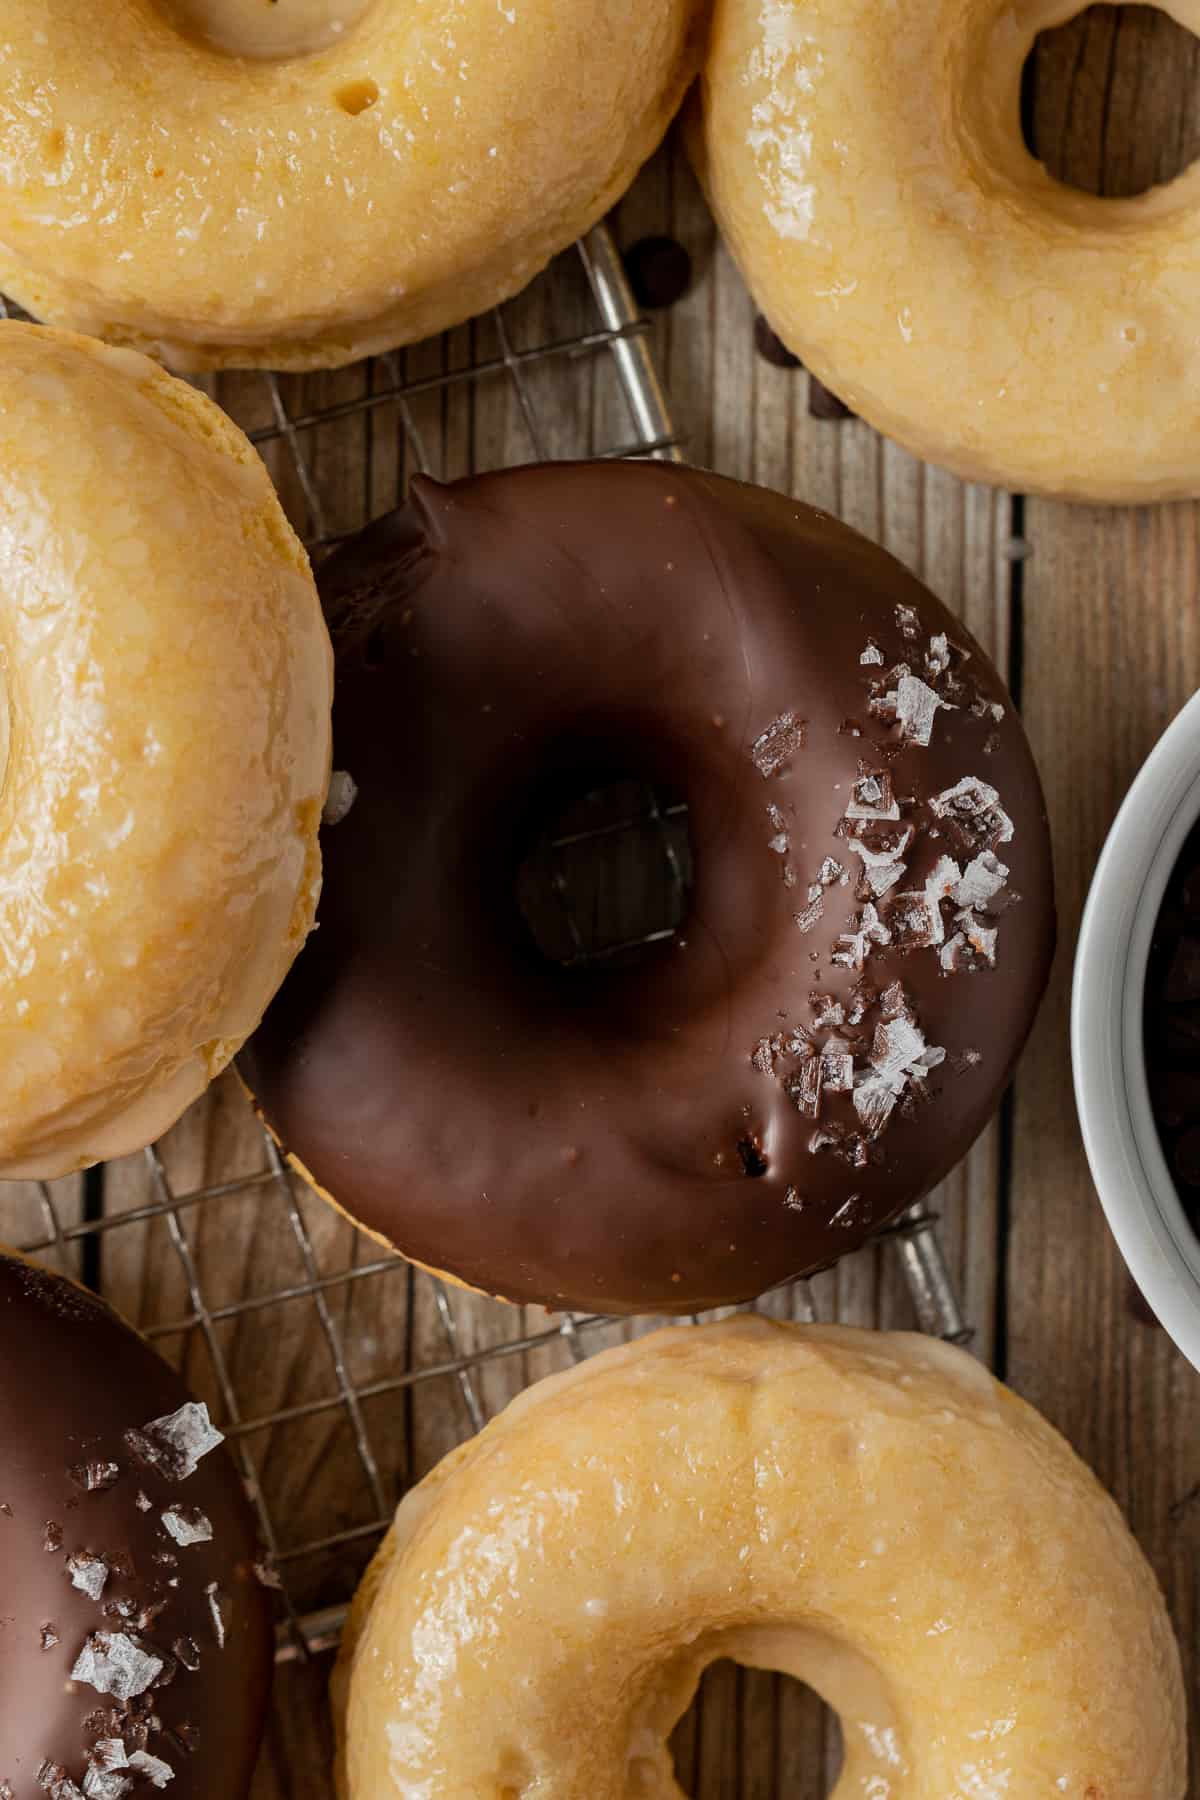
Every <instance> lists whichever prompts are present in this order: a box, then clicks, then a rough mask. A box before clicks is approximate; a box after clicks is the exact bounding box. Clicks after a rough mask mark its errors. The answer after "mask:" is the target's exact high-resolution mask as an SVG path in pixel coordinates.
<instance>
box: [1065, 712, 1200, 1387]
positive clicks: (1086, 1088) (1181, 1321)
mask: <svg viewBox="0 0 1200 1800" xmlns="http://www.w3.org/2000/svg"><path fill="white" fill-rule="evenodd" d="M1198 819H1200V694H1196V695H1194V696H1193V697H1192V699H1191V700H1189V701H1188V702H1187V704H1186V705H1185V706H1184V707H1183V709H1182V710H1181V711H1180V712H1179V713H1178V715H1177V716H1176V717H1175V719H1174V720H1173V721H1172V722H1171V724H1170V725H1169V726H1168V727H1167V729H1166V731H1164V733H1163V735H1162V736H1161V737H1160V738H1159V740H1158V742H1157V744H1156V745H1155V746H1154V749H1153V750H1152V751H1151V752H1150V755H1149V756H1148V757H1147V758H1146V761H1145V762H1144V763H1143V764H1142V767H1141V769H1140V770H1139V771H1138V774H1137V775H1136V776H1135V778H1134V781H1133V783H1132V785H1131V787H1130V789H1129V792H1128V793H1127V794H1126V796H1125V799H1124V801H1123V802H1122V804H1121V807H1120V810H1119V811H1118V813H1117V816H1116V818H1115V820H1114V821H1113V824H1112V827H1111V829H1110V831H1109V834H1108V837H1107V839H1106V841H1105V844H1104V848H1103V850H1102V851H1101V853H1100V859H1099V861H1098V862H1097V864H1096V870H1095V874H1094V875H1093V877H1092V882H1091V887H1090V889H1089V892H1088V897H1087V903H1086V905H1085V907H1084V912H1083V918H1082V920H1081V922H1080V928H1079V940H1078V945H1077V948H1076V952H1075V968H1074V978H1073V982H1072V994H1071V1064H1072V1070H1073V1073H1074V1083H1075V1103H1076V1109H1077V1111H1078V1114H1079V1123H1080V1129H1081V1131H1082V1134H1083V1142H1084V1148H1085V1150H1086V1153H1087V1159H1088V1164H1089V1167H1090V1169H1091V1174H1092V1180H1093V1183H1094V1184H1095V1188H1096V1192H1097V1194H1098V1195H1099V1198H1100V1204H1101V1206H1102V1207H1103V1208H1104V1213H1105V1216H1106V1218H1107V1220H1108V1224H1109V1228H1110V1230H1111V1231H1112V1234H1113V1236H1114V1238H1115V1239H1116V1242H1117V1247H1118V1249H1119V1250H1120V1252H1121V1255H1122V1256H1123V1257H1124V1259H1125V1263H1126V1265H1127V1266H1128V1269H1129V1271H1130V1274H1131V1275H1132V1276H1133V1278H1134V1280H1135V1281H1136V1283H1137V1285H1138V1287H1139V1288H1140V1289H1141V1291H1142V1293H1143V1295H1144V1296H1145V1298H1146V1301H1147V1302H1148V1304H1149V1305H1150V1307H1151V1309H1152V1310H1153V1312H1154V1314H1155V1316H1156V1317H1157V1318H1158V1320H1159V1322H1160V1323H1161V1324H1162V1326H1163V1327H1164V1329H1165V1330H1166V1332H1167V1333H1168V1335H1169V1336H1170V1337H1171V1338H1172V1339H1173V1340H1174V1342H1175V1344H1176V1345H1177V1346H1178V1348H1179V1349H1180V1350H1181V1351H1182V1352H1183V1354H1184V1355H1185V1356H1186V1357H1187V1359H1188V1361H1189V1362H1190V1363H1191V1364H1192V1365H1193V1367H1195V1368H1197V1369H1200V1236H1197V1233H1196V1231H1195V1230H1194V1229H1193V1227H1192V1226H1191V1225H1190V1224H1189V1222H1188V1219H1187V1216H1186V1214H1185V1213H1184V1210H1183V1206H1182V1204H1181V1202H1180V1199H1179V1196H1178V1194H1177V1192H1176V1189H1175V1184H1174V1182H1173V1180H1172V1177H1171V1173H1170V1170H1169V1168H1168V1166H1167V1162H1166V1158H1165V1156H1164V1155H1163V1151H1162V1146H1161V1144H1160V1142H1159V1138H1158V1131H1157V1128H1156V1126H1155V1123H1154V1115H1153V1112H1152V1110H1151V1105H1150V1091H1149V1084H1148V1081H1147V1077H1146V1061H1145V1053H1144V1048H1143V1040H1142V1020H1143V995H1144V990H1145V981H1146V966H1147V962H1148V960H1149V954H1150V940H1151V937H1152V935H1153V931H1154V927H1155V924H1156V923H1157V920H1158V914H1159V909H1160V907H1161V905H1162V899H1163V895H1164V893H1165V892H1166V887H1167V883H1168V881H1169V880H1170V877H1171V873H1172V870H1173V869H1174V867H1175V863H1176V861H1177V859H1178V856H1179V852H1180V850H1181V849H1182V847H1183V844H1184V841H1185V839H1186V838H1187V836H1188V833H1189V832H1190V831H1191V830H1192V828H1193V826H1194V825H1195V824H1196V822H1197V820H1198Z"/></svg>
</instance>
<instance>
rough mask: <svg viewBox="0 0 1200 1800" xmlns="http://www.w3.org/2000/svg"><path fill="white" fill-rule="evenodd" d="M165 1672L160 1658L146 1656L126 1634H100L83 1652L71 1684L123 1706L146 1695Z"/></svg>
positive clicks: (80, 1654)
mask: <svg viewBox="0 0 1200 1800" xmlns="http://www.w3.org/2000/svg"><path fill="white" fill-rule="evenodd" d="M162 1672H163V1663H162V1659H161V1657H157V1656H147V1654H146V1652H145V1651H144V1650H140V1649H139V1648H138V1646H137V1645H136V1644H135V1643H134V1641H133V1639H132V1638H129V1637H126V1636H125V1634H124V1632H120V1631H116V1632H108V1631H97V1632H94V1633H93V1634H92V1636H91V1637H89V1638H88V1640H87V1642H86V1643H85V1644H84V1646H83V1649H82V1650H81V1651H80V1653H79V1657H78V1659H77V1661H76V1663H75V1667H74V1668H73V1669H72V1670H71V1680H72V1681H85V1682H86V1683H87V1685H88V1686H89V1687H94V1688H95V1690H96V1692H97V1693H98V1694H111V1695H112V1697H113V1699H114V1700H119V1701H121V1702H124V1701H127V1700H134V1699H136V1698H137V1696H138V1695H139V1694H144V1693H145V1692H146V1689H147V1688H148V1687H150V1686H152V1684H153V1683H154V1682H155V1681H157V1680H158V1677H159V1676H160V1675H161V1674H162Z"/></svg>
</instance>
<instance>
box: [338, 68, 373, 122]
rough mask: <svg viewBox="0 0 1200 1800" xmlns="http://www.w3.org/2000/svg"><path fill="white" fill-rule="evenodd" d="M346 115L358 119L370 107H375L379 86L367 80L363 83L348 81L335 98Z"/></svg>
mask: <svg viewBox="0 0 1200 1800" xmlns="http://www.w3.org/2000/svg"><path fill="white" fill-rule="evenodd" d="M333 97H334V99H335V100H336V101H337V103H338V105H339V106H340V107H341V109H342V111H343V112H344V113H349V114H350V117H351V118H352V119H357V117H358V115H359V113H365V112H366V110H367V108H368V107H369V106H374V104H375V102H376V101H377V100H378V98H379V84H378V83H377V82H374V81H371V80H370V79H369V78H366V79H364V80H362V81H348V82H347V83H346V85H345V86H344V87H340V88H339V89H338V91H337V93H336V94H335V95H334V96H333Z"/></svg>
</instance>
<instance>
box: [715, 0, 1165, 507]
mask: <svg viewBox="0 0 1200 1800" xmlns="http://www.w3.org/2000/svg"><path fill="white" fill-rule="evenodd" d="M1076 10H1077V8H1075V7H1074V6H1072V5H1071V4H1069V3H1064V0H1029V3H1025V4H1022V5H1020V6H1015V5H1013V4H1011V0H921V4H919V5H916V6H913V7H910V8H908V9H907V10H906V12H905V15H904V22H903V29H897V23H896V18H895V16H894V15H893V14H891V13H889V12H888V11H887V10H886V9H883V8H880V7H879V6H878V5H877V4H875V0H805V4H804V5H802V6H801V5H800V4H798V3H797V0H715V4H714V7H713V14H712V30H711V34H710V37H709V40H708V46H707V54H706V60H705V67H704V72H703V78H702V81H701V83H700V86H699V89H698V90H697V92H698V99H697V104H696V106H695V108H694V111H693V116H692V127H693V129H692V134H691V148H692V150H693V154H694V158H695V161H696V164H697V167H698V169H699V171H700V173H701V176H702V179H703V182H704V185H705V188H706V191H707V193H708V196H709V198H710V200H711V202H712V206H713V210H714V212H715V214H716V218H717V222H718V224H719V226H720V227H721V230H722V233H723V236H724V237H725V239H726V242H727V243H728V245H729V247H730V249H731V251H732V253H733V255H734V256H735V257H736V259H737V261H738V264H739V266H740V268H741V269H742V271H743V273H744V274H745V276H746V280H747V283H748V285H749V287H750V289H751V292H752V293H753V295H754V297H755V300H756V302H757V304H758V305H759V307H760V308H761V309H762V311H763V312H764V313H765V314H766V316H767V318H768V319H769V320H770V323H771V325H772V326H773V327H774V329H775V331H776V332H778V334H779V336H780V337H781V338H782V339H783V341H784V343H785V344H786V345H787V346H788V348H789V349H790V350H793V351H794V352H795V353H796V354H797V355H799V356H800V357H802V358H803V360H804V363H805V365H806V367H807V368H809V369H810V370H811V371H812V372H813V373H814V374H815V375H817V376H818V377H819V378H820V380H821V381H822V382H823V383H825V384H826V385H827V386H828V387H829V388H831V389H832V390H833V391H834V393H836V394H837V395H838V396H839V397H840V398H841V399H842V400H844V401H845V402H846V403H847V404H848V405H849V406H850V407H851V408H852V409H853V411H854V412H856V413H857V414H859V415H860V417H862V418H864V419H866V420H868V421H869V422H870V423H871V424H872V425H875V426H876V427H878V428H879V429H880V430H882V431H885V432H887V433H888V435H889V436H891V437H894V438H896V439H897V440H898V441H899V442H901V443H903V444H905V445H906V446H907V447H908V448H909V449H910V450H912V451H914V452H915V453H916V454H917V455H918V456H921V457H924V458H926V459H927V460H929V461H932V462H939V463H944V464H945V465H947V466H948V467H950V468H952V469H954V470H956V471H957V472H958V473H959V474H961V475H964V476H966V477H967V478H968V479H971V480H983V481H994V482H997V483H999V484H1000V485H1001V486H1004V487H1008V488H1015V489H1017V490H1019V491H1029V490H1035V489H1036V490H1040V491H1043V492H1049V493H1054V494H1064V495H1070V496H1072V497H1077V498H1088V499H1093V500H1108V501H1137V502H1142V501H1149V500H1154V499H1169V498H1174V497H1178V496H1184V495H1189V496H1190V495H1194V494H1195V493H1197V491H1200V452H1198V439H1197V433H1196V424H1195V421H1196V417H1197V414H1198V412H1200V367H1198V366H1197V361H1196V358H1195V356H1194V355H1193V351H1192V346H1193V341H1194V336H1195V316H1196V305H1197V294H1198V292H1200V170H1198V169H1197V168H1195V167H1194V166H1193V167H1192V168H1190V169H1188V170H1186V171H1185V172H1184V173H1183V174H1181V175H1180V176H1179V177H1178V178H1177V179H1176V180H1174V181H1172V182H1170V183H1168V184H1166V185H1165V186H1162V187H1156V188H1151V189H1150V190H1149V191H1148V192H1147V193H1145V194H1142V195H1138V196H1137V197H1135V198H1129V199H1113V198H1109V197H1104V198H1099V197H1097V196H1095V195H1092V194H1086V193H1082V192H1079V191H1078V190H1077V189H1075V188H1072V187H1068V186H1066V185H1064V184H1063V183H1060V182H1058V181H1056V180H1054V179H1053V177H1052V176H1051V175H1050V174H1049V173H1048V171H1047V170H1046V168H1045V167H1044V166H1043V165H1042V164H1041V163H1040V162H1038V161H1037V160H1036V159H1035V158H1034V157H1033V156H1032V155H1031V154H1030V152H1029V150H1028V149H1027V148H1026V145H1025V143H1024V140H1023V138H1022V133H1021V79H1022V70H1023V68H1024V66H1025V62H1026V59H1027V57H1028V56H1029V53H1030V52H1031V50H1032V49H1033V45H1034V41H1035V39H1036V38H1037V36H1038V34H1039V32H1042V31H1045V30H1049V29H1051V28H1053V27H1054V26H1057V25H1061V24H1063V23H1064V22H1065V21H1066V20H1067V19H1069V18H1071V17H1072V16H1073V14H1074V12H1075V11H1076ZM1174 12H1175V16H1176V17H1177V18H1178V19H1179V20H1180V21H1181V22H1182V23H1183V24H1184V25H1186V26H1188V28H1189V29H1191V30H1197V29H1200V8H1198V7H1197V6H1196V4H1195V0H1188V3H1187V4H1184V5H1181V6H1179V7H1176V8H1174Z"/></svg>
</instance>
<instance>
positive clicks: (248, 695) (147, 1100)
mask: <svg viewBox="0 0 1200 1800" xmlns="http://www.w3.org/2000/svg"><path fill="white" fill-rule="evenodd" d="M0 650H2V653H3V665H2V670H0V725H2V730H0V746H2V747H3V752H4V754H3V767H2V768H0V945H2V946H3V953H2V955H0V1175H4V1176H17V1175H22V1176H24V1175H37V1176H51V1175H60V1174H63V1173H66V1172H67V1171H69V1170H72V1169H77V1168H81V1167H83V1166H84V1165H85V1164H87V1163H90V1162H96V1161H99V1160H101V1159H102V1158H105V1157H112V1156H120V1155H124V1154H125V1153H126V1152H128V1151H131V1150H136V1149H139V1148H141V1146H142V1145H144V1144H146V1143H148V1142H150V1141H151V1139H152V1138H154V1137H156V1136H157V1135H158V1134H159V1133H160V1132H162V1131H164V1130H165V1129H166V1128H167V1127H168V1126H169V1125H170V1124H172V1123H173V1122H174V1120H175V1119H176V1118H177V1117H178V1116H179V1114H180V1113H181V1112H182V1111H183V1110H184V1108H185V1107H186V1106H187V1105H188V1104H189V1103H190V1102H191V1101H192V1100H194V1099H195V1098H196V1096H197V1095H198V1094H200V1093H201V1092H202V1091H203V1089H204V1087H205V1086H206V1085H207V1083H208V1082H209V1081H210V1080H211V1079H212V1077H213V1076H214V1075H216V1074H217V1073H218V1072H219V1071H220V1069H222V1068H223V1067H224V1066H225V1064H226V1063H227V1062H228V1061H229V1059H230V1057H231V1056H232V1055H233V1053H234V1051H235V1050H236V1049H237V1047H238V1046H239V1045H240V1043H241V1041H242V1039H243V1038H244V1037H245V1036H246V1034H247V1032H249V1031H250V1030H251V1029H252V1027H253V1026H254V1025H255V1024H256V1023H257V1022H258V1019H259V1017H260V1015H261V1013H262V1010H263V1008H264V1007H265V1005H266V1003H267V1001H268V999H269V998H270V996H271V994H272V993H273V992H274V990H275V988H276V987H277V986H278V984H279V982H280V980H281V979H282V976H283V974H284V971H285V970H286V969H287V967H288V965H289V963H290V962H291V960H292V958H293V957H294V956H295V954H296V951H297V950H298V949H299V947H300V945H301V944H302V943H303V941H304V937H305V934H306V933H307V931H308V930H309V928H310V926H311V924H312V919H313V914H314V911H315V908H316V900H317V893H318V890H319V887H320V853H319V848H318V843H317V828H318V824H319V820H320V811H321V806H322V802H323V799H324V794H325V789H326V785H327V781H328V773H329V741H330V703H331V680H332V665H331V656H330V649H329V640H328V635H327V633H326V631H325V627H324V623H323V620H322V618H321V613H320V607H319V604H318V601H317V595H316V590H315V587H314V585H313V580H312V575H311V572H310V570H309V567H308V561H307V558H306V557H305V555H304V551H303V549H302V548H301V546H300V544H299V542H298V541H297V539H296V538H295V536H294V534H293V533H292V531H291V529H290V527H289V526H288V524H287V521H286V520H285V518H284V515H283V511H282V508H281V507H280V505H279V502H278V500H277V499H276V497H275V494H274V491H273V489H272V487H271V483H270V481H269V479H268V477H267V473H266V470H265V469H264V467H263V465H262V463H261V462H260V460H259V458H258V457H257V455H256V454H255V452H254V451H253V449H252V448H251V446H250V445H249V443H248V442H247V441H246V439H245V438H244V437H243V436H242V434H241V432H239V431H238V430H237V429H236V427H235V426H233V425H232V424H230V422H229V420H228V419H227V418H226V417H225V416H224V414H223V413H221V412H220V411H219V410H218V409H217V407H215V406H214V405H213V404H212V402H211V401H209V400H206V399H205V398H204V396H203V395H202V394H199V393H197V392H195V391H194V390H193V389H191V388H189V387H187V386H185V385H184V383H182V382H180V381H176V380H174V379H173V378H172V377H170V376H168V375H165V374H164V373H163V371H162V370H161V369H160V368H158V367H157V366H156V365H155V364H153V363H151V362H149V361H148V360H147V359H146V358H145V357H142V356H139V355H137V354H135V353H133V352H131V351H128V350H112V349H107V348H105V346H103V345H102V344H98V343H95V342H93V341H91V340H86V339H82V338H76V337H72V336H70V335H68V334H65V333H61V332H56V331H51V330H48V329H45V328H43V327H39V326H31V325H17V324H13V323H5V324H0Z"/></svg>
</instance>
